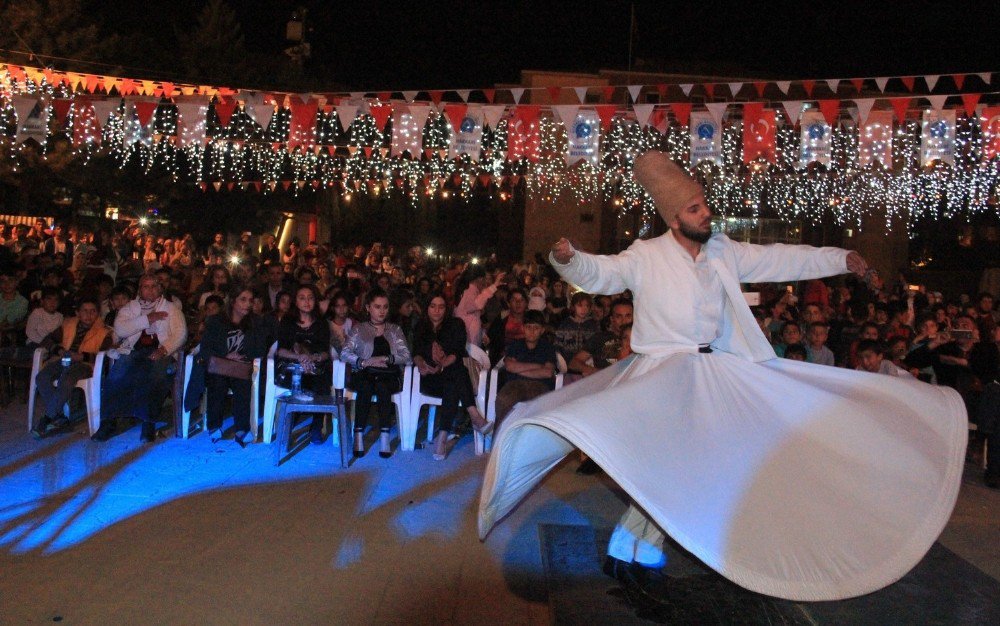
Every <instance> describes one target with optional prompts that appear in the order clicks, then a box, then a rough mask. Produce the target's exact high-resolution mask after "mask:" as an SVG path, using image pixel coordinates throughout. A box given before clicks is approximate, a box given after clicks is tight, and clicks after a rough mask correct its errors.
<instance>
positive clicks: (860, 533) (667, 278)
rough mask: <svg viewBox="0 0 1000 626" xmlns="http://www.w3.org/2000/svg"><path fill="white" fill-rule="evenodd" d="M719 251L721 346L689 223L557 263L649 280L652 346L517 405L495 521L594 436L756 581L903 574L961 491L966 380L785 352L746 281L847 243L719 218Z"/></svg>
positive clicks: (776, 589)
mask: <svg viewBox="0 0 1000 626" xmlns="http://www.w3.org/2000/svg"><path fill="white" fill-rule="evenodd" d="M703 252H704V254H705V255H706V260H707V262H709V263H711V265H712V267H714V268H715V270H716V271H717V272H718V275H719V278H720V280H721V283H722V286H723V290H724V291H725V303H724V307H723V317H722V323H721V327H720V335H719V337H718V338H717V339H716V340H715V341H713V342H712V347H713V350H714V352H712V353H711V354H703V353H699V352H698V351H697V345H696V341H694V339H695V338H694V337H693V329H694V328H695V324H694V315H693V311H694V309H695V307H694V304H693V303H694V301H695V300H694V298H695V296H694V294H695V290H696V289H698V282H697V281H696V279H695V277H694V275H693V273H692V270H691V268H690V264H689V263H685V262H684V259H683V258H682V257H679V256H678V255H680V254H683V252H682V249H681V248H680V246H679V245H678V244H677V242H676V241H674V240H673V235H672V234H670V233H668V234H667V235H664V236H662V237H659V238H656V239H653V240H649V241H636V242H635V243H634V244H633V245H632V246H631V247H630V248H629V249H628V250H626V251H625V252H623V253H621V254H619V255H617V256H610V257H607V256H595V255H590V254H585V253H581V252H576V254H574V256H573V259H572V260H571V261H570V263H568V264H566V265H559V264H556V268H557V269H558V270H559V272H560V273H561V274H562V275H563V276H564V277H565V278H566V279H567V280H569V281H570V282H572V283H574V284H576V285H578V286H580V287H581V288H583V289H584V290H586V291H588V292H591V293H617V292H620V291H622V290H624V289H625V288H628V289H631V290H632V292H633V294H634V297H635V315H634V324H633V329H632V347H633V349H634V350H635V351H636V352H637V354H636V355H634V356H633V357H630V358H629V359H626V360H624V361H621V362H619V363H617V364H615V365H614V366H613V367H611V368H608V369H607V370H604V371H602V372H599V373H597V374H595V375H593V376H590V377H588V378H585V379H583V380H581V381H578V382H576V383H573V384H572V385H569V386H567V387H565V388H564V389H561V390H559V391H556V392H553V393H549V394H546V395H544V396H541V397H540V398H538V399H536V400H533V401H532V402H528V403H522V404H519V405H517V407H516V408H515V409H514V410H513V411H512V412H511V413H510V414H509V415H508V416H507V418H506V420H505V421H504V424H503V426H502V427H501V428H500V431H499V432H498V433H497V435H496V441H495V443H494V447H493V452H492V455H491V457H490V460H489V464H488V466H487V469H486V476H485V480H484V484H483V491H482V496H481V499H480V507H479V534H480V536H481V537H485V536H486V534H487V533H489V531H490V529H491V528H492V527H493V526H494V524H496V523H497V521H499V520H500V519H501V518H502V517H504V516H505V515H506V514H507V513H509V512H510V511H511V510H512V509H513V508H514V507H515V506H516V505H517V503H518V502H520V501H521V500H522V499H523V498H524V497H525V496H527V494H528V493H529V492H530V490H531V489H532V488H533V487H534V486H535V485H537V484H538V483H539V482H540V481H541V480H542V478H544V476H545V475H546V474H547V473H548V472H549V471H550V470H551V469H552V468H553V467H555V465H557V464H558V463H559V462H560V461H561V460H562V458H563V457H565V455H566V454H568V453H569V452H571V451H572V450H573V448H574V447H577V448H580V449H581V450H583V451H584V452H585V453H586V454H587V455H588V456H590V457H591V458H593V459H594V460H595V461H596V462H597V463H598V464H599V465H600V466H601V467H602V468H603V469H604V470H605V471H606V472H607V474H608V475H609V476H610V477H611V478H612V479H614V480H615V481H616V482H617V483H618V484H619V485H620V486H621V487H622V489H624V490H625V491H626V492H627V493H628V494H629V495H630V496H631V497H632V498H633V500H634V501H635V502H636V504H637V505H638V506H640V507H642V509H644V510H645V511H646V513H647V514H648V515H649V516H650V517H651V518H652V519H653V520H654V521H655V522H656V524H657V525H659V526H660V528H662V529H663V530H664V531H665V532H666V533H667V534H669V535H670V536H671V537H673V538H674V539H675V540H676V541H677V542H678V543H680V544H681V545H682V546H684V548H686V549H687V550H689V551H690V552H691V553H692V554H694V555H695V556H697V557H698V558H700V559H701V560H702V561H704V562H705V563H706V564H707V565H709V566H710V567H712V568H713V569H715V570H716V571H718V572H719V573H720V574H722V575H723V576H725V577H727V578H729V579H730V580H732V581H733V582H735V583H737V584H739V585H741V586H743V587H745V588H747V589H750V590H753V591H756V592H759V593H764V594H768V595H773V596H778V597H782V598H787V599H793V600H835V599H842V598H848V597H853V596H857V595H862V594H865V593H869V592H872V591H875V590H877V589H880V588H882V587H884V586H886V585H888V584H890V583H892V582H894V581H896V580H898V579H899V578H901V577H902V576H903V575H904V574H906V572H908V571H909V570H910V569H912V567H913V566H914V565H915V564H916V563H917V562H918V561H919V560H920V559H921V558H922V557H923V556H924V554H926V552H927V550H928V549H929V548H930V546H931V545H932V544H933V542H934V540H935V539H936V538H937V537H938V535H939V534H940V532H941V530H942V529H943V527H944V525H945V523H946V522H947V521H948V518H949V517H950V514H951V511H952V508H953V507H954V504H955V499H956V498H957V496H958V488H959V484H960V479H961V473H962V468H963V463H964V458H965V445H966V439H967V416H966V412H965V406H964V404H963V403H962V401H961V399H960V397H959V396H958V394H957V393H956V392H955V391H954V390H952V389H949V388H946V387H934V386H931V385H928V384H925V383H922V382H919V381H917V380H915V379H903V378H893V377H888V376H880V375H877V374H869V373H866V372H857V371H853V370H846V369H839V368H832V367H829V366H823V365H816V364H812V363H803V362H798V361H791V360H786V359H777V358H775V354H774V351H773V350H772V349H771V346H770V344H769V343H768V342H767V340H766V339H765V338H764V335H763V333H762V332H761V330H760V328H759V326H758V325H757V323H756V321H755V320H754V317H753V314H752V313H751V312H750V310H749V307H748V306H747V305H746V302H745V301H744V299H743V297H742V294H741V292H740V289H739V283H740V282H770V281H788V280H804V279H809V278H820V277H823V276H830V275H834V274H840V273H844V272H845V271H846V262H845V259H846V255H847V251H845V250H839V249H835V248H819V249H816V248H811V247H808V246H785V245H774V246H754V245H748V244H742V243H737V242H733V241H731V240H729V239H728V238H727V237H725V236H722V235H716V236H714V237H713V238H712V239H711V240H709V242H708V243H706V244H705V245H704V247H703Z"/></svg>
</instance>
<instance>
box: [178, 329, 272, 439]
mask: <svg viewBox="0 0 1000 626" xmlns="http://www.w3.org/2000/svg"><path fill="white" fill-rule="evenodd" d="M200 350H201V346H195V347H194V348H193V349H192V350H191V352H189V353H188V354H187V356H185V357H184V390H183V398H184V401H183V405H182V406H181V437H183V438H184V439H187V438H188V437H190V436H191V411H188V410H187V406H186V405H187V390H188V383H189V382H191V370H192V368H193V367H194V359H195V357H196V356H198V352H199V351H200ZM259 393H260V359H254V360H253V371H252V372H251V373H250V432H251V433H252V434H253V438H254V439H257V432H258V431H259V430H260V428H259V426H258V421H259V419H260V415H258V409H259V408H260V402H259V400H258V398H259V397H260V395H259ZM198 410H199V411H201V417H200V419H199V421H200V422H201V429H202V430H208V390H207V389H206V390H205V391H203V392H202V396H201V402H200V403H199V406H198Z"/></svg>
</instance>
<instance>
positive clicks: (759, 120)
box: [743, 102, 776, 163]
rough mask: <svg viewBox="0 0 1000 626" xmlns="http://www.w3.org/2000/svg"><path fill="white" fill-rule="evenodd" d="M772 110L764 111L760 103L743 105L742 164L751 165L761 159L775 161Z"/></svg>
mask: <svg viewBox="0 0 1000 626" xmlns="http://www.w3.org/2000/svg"><path fill="white" fill-rule="evenodd" d="M775 131H776V129H775V119H774V110H773V109H765V108H764V105H763V104H762V103H760V102H747V103H746V104H744V105H743V162H744V163H752V162H753V161H756V160H757V159H760V158H763V159H764V160H765V161H770V162H771V163H774V161H775V136H776V132H775Z"/></svg>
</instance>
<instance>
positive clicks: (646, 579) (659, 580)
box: [601, 556, 670, 609]
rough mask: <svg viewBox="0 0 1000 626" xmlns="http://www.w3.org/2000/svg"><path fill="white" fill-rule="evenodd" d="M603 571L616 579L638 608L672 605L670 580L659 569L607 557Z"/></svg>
mask: <svg viewBox="0 0 1000 626" xmlns="http://www.w3.org/2000/svg"><path fill="white" fill-rule="evenodd" d="M601 570H602V571H603V572H604V573H605V574H607V575H608V576H610V577H612V578H614V579H615V580H617V581H618V583H619V584H621V586H622V587H623V588H624V589H625V593H626V594H627V595H628V597H629V600H631V601H632V602H633V603H634V604H636V605H637V606H640V607H643V608H646V609H649V608H652V606H657V605H658V606H667V605H669V604H670V590H669V582H670V581H669V578H668V577H667V576H665V575H664V574H663V572H661V571H660V570H659V569H658V568H653V567H646V566H644V565H641V564H639V563H635V562H632V563H626V562H625V561H622V560H620V559H616V558H614V557H612V556H609V557H607V559H605V561H604V565H603V566H602V567H601Z"/></svg>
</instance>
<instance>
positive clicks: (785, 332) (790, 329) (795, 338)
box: [774, 320, 802, 356]
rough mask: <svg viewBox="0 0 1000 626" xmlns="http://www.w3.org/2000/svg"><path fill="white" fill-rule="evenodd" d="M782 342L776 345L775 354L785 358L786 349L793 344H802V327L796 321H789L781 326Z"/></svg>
mask: <svg viewBox="0 0 1000 626" xmlns="http://www.w3.org/2000/svg"><path fill="white" fill-rule="evenodd" d="M780 336H781V341H780V342H778V343H776V344H774V353H775V354H777V355H778V356H785V347H786V346H789V345H791V344H793V343H802V327H801V326H799V323H798V322H796V321H794V320H789V321H787V322H785V323H784V324H782V326H781V333H780Z"/></svg>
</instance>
